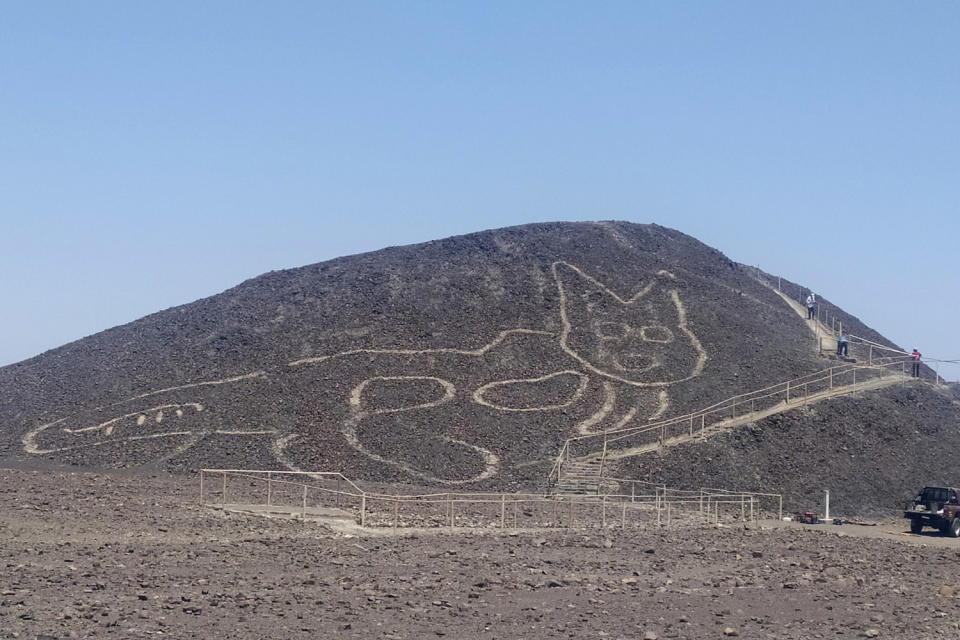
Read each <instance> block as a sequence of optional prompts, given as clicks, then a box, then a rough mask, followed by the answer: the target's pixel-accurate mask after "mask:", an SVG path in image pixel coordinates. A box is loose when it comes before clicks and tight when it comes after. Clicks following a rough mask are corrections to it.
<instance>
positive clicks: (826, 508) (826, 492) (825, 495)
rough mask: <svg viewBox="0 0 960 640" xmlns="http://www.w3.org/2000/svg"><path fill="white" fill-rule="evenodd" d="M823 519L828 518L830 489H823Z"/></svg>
mask: <svg viewBox="0 0 960 640" xmlns="http://www.w3.org/2000/svg"><path fill="white" fill-rule="evenodd" d="M823 502H824V507H823V519H824V520H830V489H824V490H823Z"/></svg>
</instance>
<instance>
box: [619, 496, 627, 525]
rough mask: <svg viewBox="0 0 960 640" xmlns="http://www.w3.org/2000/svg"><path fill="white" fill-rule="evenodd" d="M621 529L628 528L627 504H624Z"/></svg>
mask: <svg viewBox="0 0 960 640" xmlns="http://www.w3.org/2000/svg"><path fill="white" fill-rule="evenodd" d="M620 528H621V529H626V528H627V503H626V502H624V503H623V512H622V513H621V514H620Z"/></svg>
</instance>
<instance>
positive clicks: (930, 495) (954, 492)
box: [903, 487, 960, 538]
mask: <svg viewBox="0 0 960 640" xmlns="http://www.w3.org/2000/svg"><path fill="white" fill-rule="evenodd" d="M958 496H960V489H952V488H949V487H924V488H923V490H922V491H921V492H920V493H918V494H917V497H916V498H914V499H913V502H912V503H910V504H909V505H907V508H906V509H905V510H904V512H903V517H904V518H907V519H909V520H910V532H911V533H920V532H921V531H923V528H924V527H933V528H934V529H939V530H940V533H942V534H943V535H945V536H950V537H951V538H960V499H958Z"/></svg>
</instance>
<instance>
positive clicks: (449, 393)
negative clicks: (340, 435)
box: [350, 376, 457, 416]
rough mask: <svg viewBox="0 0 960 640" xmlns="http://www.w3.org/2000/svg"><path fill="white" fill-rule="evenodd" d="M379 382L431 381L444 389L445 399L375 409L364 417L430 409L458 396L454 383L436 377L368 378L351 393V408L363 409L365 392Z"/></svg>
mask: <svg viewBox="0 0 960 640" xmlns="http://www.w3.org/2000/svg"><path fill="white" fill-rule="evenodd" d="M379 380H431V381H433V382H436V383H438V384H439V385H440V386H441V388H443V392H444V393H443V397H442V398H438V399H437V400H434V401H433V402H424V403H422V404H415V405H410V406H409V407H399V408H397V409H373V410H371V411H364V412H363V413H364V415H368V416H375V415H379V414H383V413H397V412H398V411H411V410H413V409H430V408H431V407H436V406H439V405H441V404H443V403H445V402H449V401H450V400H453V396H454V395H455V394H456V392H457V389H456V387H454V386H453V383H451V382H449V381H447V380H444V379H443V378H436V377H434V376H374V377H372V378H367V379H366V380H364V381H363V382H361V383H360V384H358V385H357V386H355V387H354V388H353V391H351V392H350V406H351V407H353V408H354V410H355V411H358V410H360V409H361V407H360V400H361V395H362V394H363V390H364V389H366V387H367V385H368V384H370V383H371V382H375V381H379Z"/></svg>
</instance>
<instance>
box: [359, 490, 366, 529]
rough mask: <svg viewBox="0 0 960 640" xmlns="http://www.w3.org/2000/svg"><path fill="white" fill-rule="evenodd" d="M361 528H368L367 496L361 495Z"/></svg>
mask: <svg viewBox="0 0 960 640" xmlns="http://www.w3.org/2000/svg"><path fill="white" fill-rule="evenodd" d="M360 526H361V527H365V526H367V494H365V493H363V494H360Z"/></svg>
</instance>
